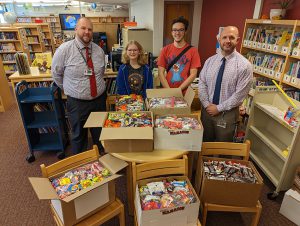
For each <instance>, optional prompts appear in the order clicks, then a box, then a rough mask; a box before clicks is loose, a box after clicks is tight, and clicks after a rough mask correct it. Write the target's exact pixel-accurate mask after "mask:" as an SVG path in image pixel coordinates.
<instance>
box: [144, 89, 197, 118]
mask: <svg viewBox="0 0 300 226" xmlns="http://www.w3.org/2000/svg"><path fill="white" fill-rule="evenodd" d="M146 93H147V99H146V100H145V103H146V107H147V110H148V111H151V112H153V114H154V115H167V114H191V106H192V102H193V100H194V97H195V91H194V90H193V89H192V88H191V87H188V88H187V90H186V93H185V95H184V96H183V95H182V91H181V89H180V88H163V89H147V90H146ZM154 97H182V98H183V99H184V100H185V101H186V102H187V105H188V106H187V107H185V108H150V107H149V99H150V98H154Z"/></svg>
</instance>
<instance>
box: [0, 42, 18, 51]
mask: <svg viewBox="0 0 300 226" xmlns="http://www.w3.org/2000/svg"><path fill="white" fill-rule="evenodd" d="M0 50H1V51H3V52H10V51H16V47H15V45H14V43H1V44H0Z"/></svg>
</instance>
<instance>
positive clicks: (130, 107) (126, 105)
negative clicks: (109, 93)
mask: <svg viewBox="0 0 300 226" xmlns="http://www.w3.org/2000/svg"><path fill="white" fill-rule="evenodd" d="M144 106H145V105H144V100H143V97H142V96H141V95H136V94H130V95H120V96H117V97H116V111H144V110H145V108H144Z"/></svg>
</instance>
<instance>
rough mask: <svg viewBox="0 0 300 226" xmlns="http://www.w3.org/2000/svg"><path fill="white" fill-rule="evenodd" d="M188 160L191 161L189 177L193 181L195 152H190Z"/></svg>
mask: <svg viewBox="0 0 300 226" xmlns="http://www.w3.org/2000/svg"><path fill="white" fill-rule="evenodd" d="M188 160H189V163H188V164H189V174H188V177H189V179H190V181H192V174H193V162H194V152H192V151H190V152H189V154H188Z"/></svg>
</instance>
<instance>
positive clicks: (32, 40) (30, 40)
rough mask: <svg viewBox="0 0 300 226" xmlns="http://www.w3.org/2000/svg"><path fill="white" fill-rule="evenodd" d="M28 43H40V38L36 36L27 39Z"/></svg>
mask: <svg viewBox="0 0 300 226" xmlns="http://www.w3.org/2000/svg"><path fill="white" fill-rule="evenodd" d="M27 40H28V42H39V38H38V37H35V36H31V37H27Z"/></svg>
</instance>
